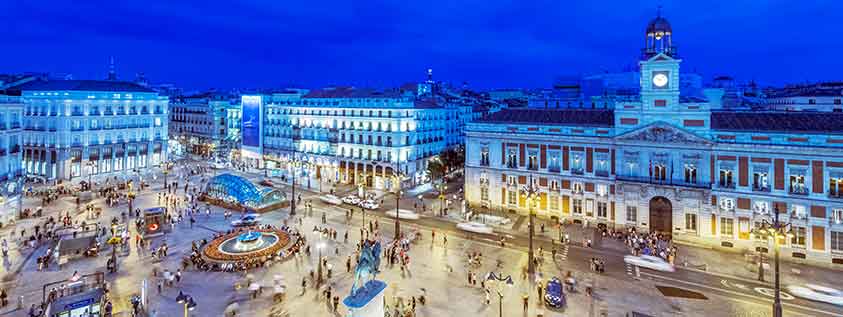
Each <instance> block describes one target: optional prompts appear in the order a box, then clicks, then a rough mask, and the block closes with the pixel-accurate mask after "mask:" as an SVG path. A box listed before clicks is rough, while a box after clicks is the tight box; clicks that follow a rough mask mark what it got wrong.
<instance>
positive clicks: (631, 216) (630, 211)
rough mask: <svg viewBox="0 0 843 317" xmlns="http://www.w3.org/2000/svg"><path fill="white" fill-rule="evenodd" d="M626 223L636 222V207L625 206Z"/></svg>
mask: <svg viewBox="0 0 843 317" xmlns="http://www.w3.org/2000/svg"><path fill="white" fill-rule="evenodd" d="M626 221H627V222H630V223H632V224H635V223H636V222H638V207H636V206H626Z"/></svg>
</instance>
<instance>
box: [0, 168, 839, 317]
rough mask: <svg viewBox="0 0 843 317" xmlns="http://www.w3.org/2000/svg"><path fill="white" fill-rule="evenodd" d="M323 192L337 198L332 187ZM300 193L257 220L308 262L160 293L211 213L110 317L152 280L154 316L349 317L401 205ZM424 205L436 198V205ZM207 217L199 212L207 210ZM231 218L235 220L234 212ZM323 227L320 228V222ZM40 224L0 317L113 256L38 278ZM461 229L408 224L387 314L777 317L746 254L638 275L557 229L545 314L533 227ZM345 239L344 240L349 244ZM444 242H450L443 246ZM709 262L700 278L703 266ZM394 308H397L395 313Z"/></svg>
mask: <svg viewBox="0 0 843 317" xmlns="http://www.w3.org/2000/svg"><path fill="white" fill-rule="evenodd" d="M185 165H186V163H180V164H177V165H176V168H175V171H174V172H173V173H171V174H170V175H169V180H171V181H178V182H180V186H183V184H184V183H185V182H188V183H189V184H191V186H200V185H201V180H202V178H203V177H205V178H207V177H210V176H212V175H213V173H214V172H213V171H208V173H207V174H205V175H195V176H191V177H187V176H186V173H185V171H186V170H185V169H184V166H185ZM236 173H239V174H243V173H245V172H242V171H238V172H236ZM245 175H247V176H248V178H249V179H251V180H253V181H259V180H260V179H262V178H263V174H262V173H260V172H259V171H254V172H252V173H251V174H245ZM162 183H163V180H162V177H161V176H157V179H155V180H154V181H153V182H152V184H153V185H152V187H151V188H149V189H146V190H143V191H141V192H139V194H138V196H137V199H136V200H135V202H134V206H135V208H141V209H144V208H149V207H154V206H158V205H159V203H158V193H160V192H162V191H163V184H162ZM36 188H37V187H36ZM180 188H181V187H180ZM323 190H325V191H329V190H330V189H328V188H327V186H326V187H323ZM334 190H335V191H336V192H338V193H340V194H341V193H345V192H351V191H353V190H354V189H353V188H345V187H342V186H340V187H334ZM284 191H286V192H289V187H284ZM299 192H300V193H301V194H302V201H312V202H313V206H314V207H313V208H312V210H310V211H307V210H306V208H305V207H304V204H301V205H299V206H298V208H297V211H298V214H297V215H296V217H294V218H290V217H289V210H288V209H284V210H278V211H274V212H270V213H267V214H265V215H264V216H263V219H262V222H263V223H265V224H273V225H279V226H280V225H282V224H285V223H287V224H290V225H292V226H293V227H295V228H296V229H297V230H298V231H300V232H303V233H304V234H305V235H306V236H307V240H308V243H309V244H310V245H311V246H312V247H313V251H312V252H311V254H310V256H307V255H304V254H302V255H300V256H296V257H292V258H289V259H286V260H284V261H281V262H279V263H274V264H271V265H270V266H268V267H265V268H259V269H253V270H250V271H248V272H206V271H197V270H195V269H194V268H193V267H190V268H188V269H187V270H185V271H184V272H183V278H182V280H181V281H180V282H177V283H174V285H172V286H168V285H164V286H163V287H162V288H161V290H160V292H159V290H158V284H159V282H160V281H161V275H160V274H159V275H158V276H153V271H154V270H157V271H158V272H163V271H165V270H169V271H170V272H175V271H176V270H178V269H179V268H180V267H181V262H182V258H183V257H184V256H186V255H188V254H189V252H190V250H191V242H193V241H195V240H202V239H208V240H210V239H211V237H212V236H213V235H214V234H215V233H219V232H224V231H227V230H230V229H231V225H230V221H231V219H224V216H223V213H224V210H222V209H220V208H218V207H213V206H212V207H211V213H210V216H206V215H205V213H204V212H201V213H199V214H197V215H196V220H197V222H196V223H195V224H193V225H191V224H190V222H189V221H182V222H181V223H177V224H175V225H174V228H173V229H174V230H173V231H172V232H171V233H170V234H167V235H166V237H165V238H163V240H161V239H158V240H154V241H153V242H152V244H153V246H156V245H160V243H162V242H163V241H166V243H167V245H168V246H169V252H168V255H167V256H166V258H165V259H164V260H162V261H160V262H156V261H154V260H153V259H152V257H151V256H150V254H149V250H148V249H146V248H142V249H138V248H137V247H136V246H135V244H134V243H130V252H129V253H128V255H125V256H120V257H119V260H118V262H119V269H118V272H117V273H115V274H109V273H106V279H107V281H108V284H109V287H110V289H111V293H112V301H113V304H114V308H115V309H114V311H115V315H117V316H130V315H131V313H130V311H131V305H130V303H129V299H130V297H131V296H133V295H136V294H139V293H140V291H141V285H142V284H143V281H144V280H146V281H147V285H149V287H148V292H149V296H150V297H149V298H150V301H149V303H150V304H149V307H147V311H148V312H149V313H150V315H154V316H181V315H182V314H183V312H182V310H183V306H182V305H181V304H179V303H177V302H176V296H177V295H178V294H179V292H180V291H181V292H183V293H186V294H190V295H191V296H193V297H194V298H195V300H196V302H197V304H198V305H197V307H196V308H195V309H194V310H192V311H190V312H189V314H190V315H191V316H222V315H223V312H224V311H225V310H226V309H227V308H229V307H230V306H231V305H232V304H236V306H238V307H239V308H238V316H272V314H273V313H274V312H281V311H283V312H287V313H289V316H345V315H346V313H347V312H346V310H345V309H344V308H343V307H340V308H339V310H338V311H336V312H334V311H332V309H331V305H330V304H329V302H328V301H327V300H326V299H325V296H324V291H325V290H326V289H328V288H330V289H331V291H332V294H333V295H332V296H339V297H340V298H343V297H345V296H346V295H347V294H348V293H349V290H350V288H351V284H352V282H353V268H352V270H351V272H349V271H348V270H347V267H346V263H347V261H349V259H353V258H354V252H355V250H356V244H357V242H358V241H359V240H360V239H361V230H360V229H361V228H362V227H364V226H365V224H364V223H368V222H370V221H376V222H377V227H378V230H377V231H378V232H379V233H380V239H381V240H382V241H389V240H391V237H392V236H393V232H394V220H393V219H392V218H388V217H384V215H383V213H384V211H383V210H394V209H392V208H394V198H392V199H390V197H392V196H389V195H388V196H386V197H385V199H384V206H382V208H381V211H375V212H367V213H366V215H365V217H366V220H365V222H364V220H363V217H364V216H363V215H362V214H361V213H360V212H359V211H358V210H359V209H358V208H355V209H357V210H355V213H354V214H353V216H352V219H351V220H350V221H349V220H348V219H347V218H346V211H347V209H346V208H345V207H340V206H329V205H325V204H323V203H321V202H320V201H319V200H318V197H319V195H321V194H320V193H318V192H316V191H311V190H300V188H297V193H299ZM178 193H179V195H182V193H183V191H182V190H181V189H180V190H179V191H178ZM428 196H433V197H435V195H428ZM417 199H418V198H417V197H409V198H405V199H403V200H402V202H401V203H402V206H412V205H413V204H414V203H415V202H417ZM93 203H94V204H96V205H98V206H101V207H103V215H102V216H100V218H99V219H95V220H93V221H99V222H101V223H107V222H109V221H110V220H111V219H112V217H115V216H117V217H119V216H120V213H121V212H124V211H126V210H127V206H126V204H125V202H124V203H122V204H119V205H117V206H114V207H107V206H105V202H104V200H103V199H102V198H97V199H95V200H94V202H93ZM424 203H425V204H426V205H428V206H435V204H436V202H435V198H433V199H426V200H424ZM39 204H40V199H39V198H36V197H31V198H27V199H26V201H25V206H24V207H25V208H33V209H34V208H36V206H37V205H39ZM75 207H76V204H75V201H74V198H73V197H71V196H64V197H62V198H60V199H59V200H57V201H55V202H52V203H51V204H48V205H47V206H45V207H44V214H43V216H42V219H43V218H46V217H49V216H57V215H59V214H60V213H61V214H62V215H64V214H65V213H66V212H67V211H71V214H72V215H73V217H74V220H78V221H82V220H85V219H86V216H87V215H86V214H85V213H77V212H75ZM426 208H429V207H426ZM408 209H411V207H408ZM202 210H203V211H204V207H202ZM451 213H452V214H454V213H457V212H454V211H452V212H451ZM234 217H235V218H236V217H237V214H235V216H234ZM323 217H324V219H325V223H323V222H322V219H323ZM133 220H134V219H133V218H130V219H129V223H130V224H132V223H133ZM37 221H38V220H36V219H28V220H23V221H20V222H18V223H17V224H16V225H14V226H11V227H6V228H3V229H2V231H0V234H2V236H3V237H4V238H6V239H8V240H9V241H11V242H13V243H11V245H14V247H12V249H11V252H10V254H9V256H8V257H5V258H4V259H3V266H2V269H3V273H4V275H5V278H4V279H3V285H2V287H3V288H4V289H5V290H7V292H8V293H9V298H10V303H9V305H8V306H6V307H4V308H3V309H2V310H0V315H2V316H28V314H29V307H30V305H32V304H38V303H40V302H41V297H42V286H43V285H44V284H46V283H49V282H53V281H60V280H64V279H67V278H69V277H70V276H71V275H72V274H73V272H75V271H78V272H79V273H81V274H88V273H93V272H95V271H102V272H107V270H106V261H107V260H108V258H109V257H110V249H109V248H110V247H108V246H106V249H105V250H104V251H103V252H102V253H101V255H99V256H98V257H96V258H82V259H77V260H71V261H70V262H69V263H67V264H65V265H64V266H63V267H62V268H61V269H59V268H58V267H57V266H55V265H51V266H50V267H49V268H46V269H43V270H40V271H39V270H38V265H37V263H36V258H37V257H38V256H40V255H43V253H44V252H46V249H47V248H48V247H49V245H47V244H44V245H42V246H39V247H37V248H35V249H32V248H26V249H23V250H21V249H20V248H19V247H17V243H14V242H16V241H17V240H18V239H19V236H18V237H15V236H13V235H12V234H13V233H18V232H20V228H31V227H32V226H34V225H35V224H36V223H37ZM87 221H88V222H91V221H92V220H90V219H88V220H87ZM454 221H458V217H438V216H435V213H433V212H430V211H428V212H427V213H422V219H419V220H417V221H412V220H411V221H403V222H402V226H401V228H402V231H403V232H405V233H408V232H417V233H418V235H419V236H420V239H419V240H418V241H417V242H415V243H412V245H411V248H410V251H409V252H408V255H409V258H410V261H409V265H408V267H407V269H406V270H402V269H401V267H400V265H394V266H393V265H390V264H389V263H387V261H382V263H381V270H382V272H381V273H380V274H379V275H378V279H380V280H383V281H386V282H387V283H388V284H389V286H388V288H387V290H386V302H387V305H388V306H389V307H390V309H389V311H390V312H393V311H394V309H395V307H396V306H405V307H406V308H409V307H411V306H412V301H413V300H415V301H416V302H417V304H416V307H415V315H416V316H498V315H499V314H500V315H503V316H539V315H542V316H600V315H601V314H606V315H608V316H626V315H627V314H629V313H631V312H638V313H642V314H646V315H651V316H770V315H771V314H770V309H769V308H770V304H769V300H770V298H767V297H765V296H764V295H763V294H760V293H758V292H755V293H753V291H752V290H749V291H745V289H744V288H746V286H751V287H749V289H754V288H764V287H768V286H769V285H768V283H766V284H765V283H756V282H755V281H754V276H753V275H752V274H753V273H752V272H749V271H748V270H741V269H739V268H735V267H734V266H738V265H740V263H741V262H740V261H741V260H740V256H739V255H728V254H727V255H719V256H718V257H717V258H713V257H712V256H713V255H714V254H720V253H718V252H715V251H711V250H704V249H698V248H695V247H692V246H688V247H683V252H682V254H680V257H679V259H678V262H677V263H679V262H682V261H683V260H684V259H687V260H686V262H687V261H690V262H692V264H693V265H692V267H687V268H680V269H679V270H678V271H677V272H675V273H662V272H655V271H647V270H642V272H641V276H640V277H635V276H634V273H632V271H631V270H630V269H629V268H628V267H627V266H625V264H624V263H623V260H622V255H623V254H624V252H625V250H623V247H622V245H619V244H617V243H615V242H613V241H604V243H603V245H602V246H601V247H599V248H591V249H589V248H584V247H582V246H581V245H579V244H578V243H576V239H572V242H571V243H570V244H568V245H560V244H559V243H558V240H557V241H555V242H554V241H552V240H553V239H554V238H555V237H557V236H558V233H557V232H556V231H553V230H548V231H546V232H544V233H542V232H540V233H539V234H538V236H537V238H536V244H537V247H542V248H543V249H544V250H545V251H544V252H543V253H542V264H541V265H540V267H539V273H538V275H539V278H540V279H542V280H546V279H547V278H550V277H554V276H557V277H560V278H561V277H563V276H564V275H565V274H566V273H567V272H571V273H572V274H573V276H574V278H575V279H576V280H577V285H576V286H575V290H574V291H571V292H567V293H566V295H567V306H566V307H565V308H564V309H562V310H554V309H550V308H548V307H545V306H544V305H543V304H542V301H541V300H540V299H539V297H538V293H537V289H536V287H535V285H536V284H535V280H533V279H531V278H528V277H527V276H525V275H524V270H523V268H524V267H525V265H526V262H527V252H526V245H527V242H526V241H527V240H526V238H525V234H524V233H525V227H526V225H524V224H523V223H522V222H520V221H515V223H514V224H512V225H509V226H507V227H501V228H497V230H498V232H501V233H502V234H504V235H505V236H507V237H509V239H508V240H507V242H506V247H503V248H502V247H500V245H499V244H498V240H497V238H496V237H495V236H488V235H475V234H466V233H463V232H459V231H457V230H456V229H455V227H454ZM299 223H300V224H299ZM314 227H318V228H331V229H334V230H336V231H337V239H336V240H334V239H328V238H323V237H321V236H320V235H318V234H313V233H312V229H313V228H314ZM129 228H130V232H131V233H132V236H133V237H134V235H135V227H134V225H130V226H129ZM28 230H31V229H28ZM564 230H565V232H567V233H569V234H570V235H572V236H576V235H577V233H576V232H577V231H576V228H575V227H571V228H565V229H564ZM433 231H435V232H436V234H435V240H432V237H433ZM346 232H347V233H348V241H344V240H345V239H344V236H345V234H346ZM445 237H447V243H446V242H445ZM318 245H322V246H323V247H322V248H321V253H322V254H324V255H325V256H326V257H327V260H328V263H329V266H330V267H331V276H330V278H328V279H327V282H326V283H324V284H322V285H321V286H320V287H319V288H316V287H314V283H312V281H308V283H307V284H308V285H307V287H305V288H302V279H303V278H307V277H308V276H309V274H310V272H311V271H312V270H315V267H316V262H317V256H318V255H317V254H318V253H319V252H318V250H317V249H316V247H317V246H318ZM551 248H556V250H558V252H557V253H556V256H555V257H553V256H552V255H551V252H550V251H549V250H550V249H551ZM684 249H687V250H684ZM476 253H480V254H482V257H481V259H482V260H481V261H480V263H479V264H469V262H468V254H476ZM592 257H599V258H601V259H604V261H606V267H607V269H606V272H605V273H602V274H598V273H594V272H592V271H591V270H590V268H589V264H588V262H587V261H588V259H589V258H592ZM714 261H722V262H721V263H725V264H726V265H718V264H717V263H716V262H714ZM703 264H704V268H705V271H703V270H702V268H701V265H703ZM785 268H786V271H787V270H788V269H789V267H787V266H786V267H785ZM744 271H746V272H744ZM488 272H495V274H499V275H504V276H507V275H511V276H512V278H513V279H514V285H513V286H512V287H504V288H502V295H503V298H502V301H503V303H502V307H503V311H502V312H499V311H498V295H497V293H496V292H495V291H494V289H495V286H493V285H487V286H488V287H489V288H490V289H492V290H493V291H491V292H490V293H489V294H490V295H489V299H488V300H489V301H490V303H489V304H487V303H486V301H487V295H486V292H485V291H484V290H483V288H482V287H481V282H480V281H477V282H476V283H474V284H471V283H469V274H471V273H473V274H475V275H476V276H477V279H478V280H482V277H483V276H484V275H485V274H487V273H488ZM787 272H789V271H787ZM835 273H836V272H835V271H830V270H826V269H822V268H807V269H805V270H804V272H800V274H795V273H793V274H785V282H786V283H790V282H804V281H806V280H807V281H810V280H814V279H817V278H824V277H825V276H828V275H824V274H832V275H833V274H835ZM246 274H249V275H251V276H250V277H253V279H254V280H255V281H256V282H257V283H258V284H260V285H262V286H263V289H265V290H267V289H270V288H271V286H272V285H273V283H274V280H275V279H276V276H279V275H280V277H281V280H282V283H283V284H284V285H285V286H286V288H287V295H286V297H285V298H284V299H283V301H281V302H280V303H279V302H276V301H274V299H273V296H272V295H271V294H270V293H271V291H264V292H263V293H262V294H259V295H258V296H257V298H252V294H251V292H250V291H249V290H248V289H246V288H239V289H238V288H235V284H237V283H238V282H239V281H242V280H243V279H244V278H245V277H246ZM768 280H769V279H768ZM490 284H491V283H490ZM756 284H757V285H756ZM658 286H671V287H675V288H678V289H682V290H692V291H695V292H699V293H702V294H704V295H705V297H706V298H707V299H685V298H681V297H668V296H665V294H663V292H660V291H659V289H658V288H657V287H658ZM752 286H754V287H752ZM586 287H593V289H594V295H593V296H588V295H587V294H586ZM422 295H424V296H425V298H426V303H425V304H424V305H422V304H421V303H420V302H419V298H420V296H422ZM525 297H526V298H527V303H528V306H527V309H526V310H525V309H524V306H523V299H524V298H525ZM21 298H22V301H23V308H21V309H19V308H18V307H17V306H18V301H19V299H21ZM399 302H401V303H402V304H398V303H399ZM786 304H787V305H786V306H785V315H786V316H806V315H808V316H840V315H841V312H840V310H839V308H837V309H835V308H834V307H833V306H829V305H822V304H816V303H810V302H806V301H802V300H792V301H789V302H787V303H786ZM340 306H341V305H340ZM408 310H411V309H408ZM278 316H281V314H279V315H278Z"/></svg>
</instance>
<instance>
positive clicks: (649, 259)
mask: <svg viewBox="0 0 843 317" xmlns="http://www.w3.org/2000/svg"><path fill="white" fill-rule="evenodd" d="M623 261H624V262H626V263H627V264H631V265H635V266H640V267H644V268H648V269H651V270H656V271H663V272H673V271H676V268H674V267H673V264H670V263H667V261H665V260H664V259H662V258H660V257H657V256H652V255H642V256H634V255H627V256H625V257H623Z"/></svg>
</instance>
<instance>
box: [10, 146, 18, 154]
mask: <svg viewBox="0 0 843 317" xmlns="http://www.w3.org/2000/svg"><path fill="white" fill-rule="evenodd" d="M18 152H20V145H14V146H12V148H11V150H9V153H12V154H16V153H18Z"/></svg>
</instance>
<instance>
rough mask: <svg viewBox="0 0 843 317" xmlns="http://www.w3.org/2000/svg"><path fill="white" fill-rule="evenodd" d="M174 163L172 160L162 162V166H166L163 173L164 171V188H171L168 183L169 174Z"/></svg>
mask: <svg viewBox="0 0 843 317" xmlns="http://www.w3.org/2000/svg"><path fill="white" fill-rule="evenodd" d="M172 165H173V163H172V162H170V161H164V162H161V167H163V168H164V170H163V171H162V173H164V188H169V185H168V184H167V174H170V167H172Z"/></svg>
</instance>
